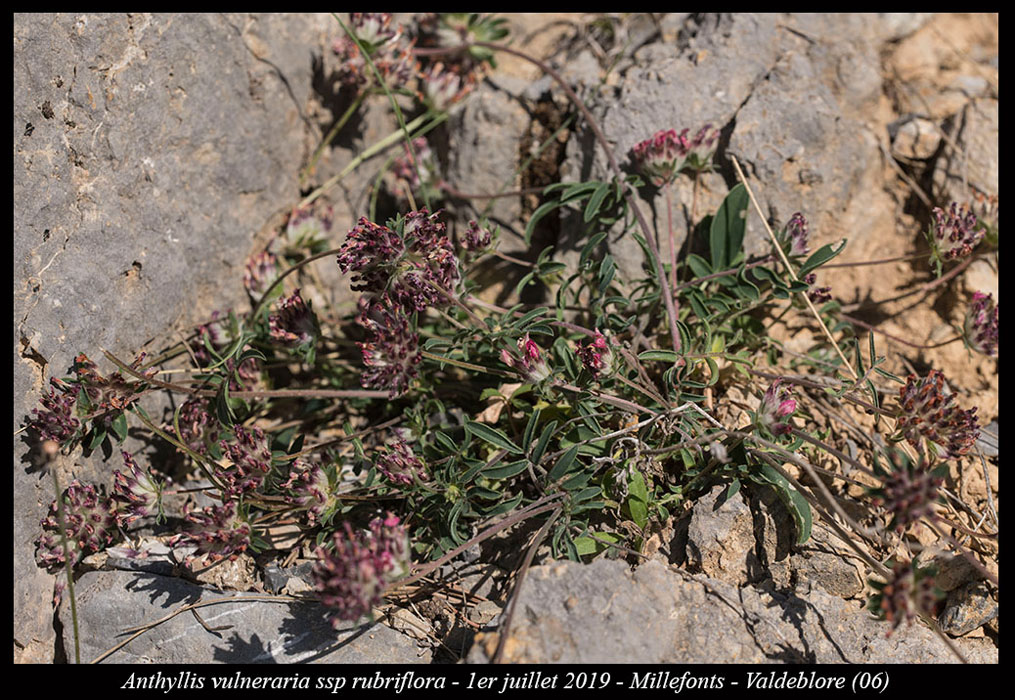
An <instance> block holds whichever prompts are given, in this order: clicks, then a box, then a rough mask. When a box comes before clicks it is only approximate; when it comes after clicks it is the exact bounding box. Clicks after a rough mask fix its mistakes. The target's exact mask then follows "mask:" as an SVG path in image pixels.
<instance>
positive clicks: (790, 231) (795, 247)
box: [780, 212, 810, 258]
mask: <svg viewBox="0 0 1015 700" xmlns="http://www.w3.org/2000/svg"><path fill="white" fill-rule="evenodd" d="M780 240H781V243H782V246H783V248H784V249H785V251H786V255H788V256H789V257H791V258H796V257H801V256H804V255H807V253H809V252H810V248H808V247H807V219H806V218H805V217H804V215H803V214H801V213H800V212H797V213H795V214H794V215H793V216H792V217H790V220H789V223H787V224H786V227H785V228H784V229H783V230H782V235H781V236H780Z"/></svg>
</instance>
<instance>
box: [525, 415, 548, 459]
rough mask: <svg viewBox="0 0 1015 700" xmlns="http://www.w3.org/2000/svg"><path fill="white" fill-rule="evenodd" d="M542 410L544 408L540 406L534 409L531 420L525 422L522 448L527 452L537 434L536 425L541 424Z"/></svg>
mask: <svg viewBox="0 0 1015 700" xmlns="http://www.w3.org/2000/svg"><path fill="white" fill-rule="evenodd" d="M542 412H543V410H542V409H540V408H537V409H536V410H534V411H533V412H532V415H531V416H529V422H528V423H526V424H525V432H524V433H523V434H522V449H524V450H525V451H526V452H528V450H529V447H530V446H531V445H532V438H533V437H534V436H535V434H536V425H538V424H539V414H540V413H542Z"/></svg>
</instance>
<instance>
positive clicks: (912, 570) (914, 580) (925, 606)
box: [867, 561, 941, 637]
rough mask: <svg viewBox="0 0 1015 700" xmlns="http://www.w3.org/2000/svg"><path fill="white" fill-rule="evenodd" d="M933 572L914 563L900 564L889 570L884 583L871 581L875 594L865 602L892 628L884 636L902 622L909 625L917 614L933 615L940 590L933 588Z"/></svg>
mask: <svg viewBox="0 0 1015 700" xmlns="http://www.w3.org/2000/svg"><path fill="white" fill-rule="evenodd" d="M934 575H935V571H934V570H933V569H930V568H921V567H919V566H918V565H917V563H916V562H915V561H909V562H906V561H899V562H897V563H896V564H894V565H893V566H892V568H891V573H890V576H889V577H888V580H887V581H878V580H876V579H871V580H870V582H869V583H870V585H871V588H873V589H874V590H875V591H876V593H875V595H873V596H871V598H870V600H869V601H868V605H867V607H868V609H869V610H870V611H871V612H872V613H873V614H874V616H875V617H877V618H878V619H880V620H887V621H888V622H889V623H891V627H889V628H888V631H887V632H886V633H885V636H886V637H889V636H891V634H892V632H894V631H895V630H896V629H898V627H899V625H901V624H902V623H903V622H905V623H907V624H912V622H913V620H914V619H916V617H917V616H919V615H926V616H933V614H934V606H935V605H936V604H937V601H938V599H939V598H941V591H940V589H938V588H937V587H936V586H935V585H934Z"/></svg>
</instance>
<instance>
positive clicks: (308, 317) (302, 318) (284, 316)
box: [268, 289, 319, 347]
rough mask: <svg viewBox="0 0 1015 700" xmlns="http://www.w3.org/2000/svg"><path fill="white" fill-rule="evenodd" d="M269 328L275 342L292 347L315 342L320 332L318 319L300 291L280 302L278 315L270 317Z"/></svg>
mask: <svg viewBox="0 0 1015 700" xmlns="http://www.w3.org/2000/svg"><path fill="white" fill-rule="evenodd" d="M268 328H269V333H270V335H271V337H272V339H273V340H276V341H278V342H279V343H282V344H283V345H288V346H290V347H295V346H298V345H306V344H307V343H310V342H313V340H314V339H315V338H316V337H317V334H318V332H319V331H318V325H317V317H316V316H315V315H314V312H313V311H312V310H311V309H310V306H308V305H307V302H305V301H303V297H301V296H300V290H299V289H297V290H296V291H295V292H293V293H292V294H291V295H290V296H288V297H286V298H285V299H282V300H281V301H280V302H279V304H278V313H276V314H272V315H271V316H269V317H268Z"/></svg>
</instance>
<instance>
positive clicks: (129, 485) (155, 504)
mask: <svg viewBox="0 0 1015 700" xmlns="http://www.w3.org/2000/svg"><path fill="white" fill-rule="evenodd" d="M120 454H121V456H122V457H123V465H124V467H126V469H127V471H126V473H124V472H121V471H119V470H117V471H114V472H113V499H112V500H113V503H114V504H115V505H116V512H115V515H116V520H117V522H118V523H119V524H120V525H121V526H124V525H128V524H130V523H132V522H134V521H135V520H137V519H138V518H144V517H147V516H149V515H152V514H155V513H158V512H159V511H160V509H161V503H162V486H161V485H160V484H159V483H158V482H157V481H155V479H154V478H153V477H152V475H151V473H150V472H149V471H148V470H147V469H142V468H141V467H139V466H138V464H137V462H136V461H134V458H133V457H131V455H130V453H129V452H121V453H120Z"/></svg>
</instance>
